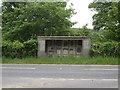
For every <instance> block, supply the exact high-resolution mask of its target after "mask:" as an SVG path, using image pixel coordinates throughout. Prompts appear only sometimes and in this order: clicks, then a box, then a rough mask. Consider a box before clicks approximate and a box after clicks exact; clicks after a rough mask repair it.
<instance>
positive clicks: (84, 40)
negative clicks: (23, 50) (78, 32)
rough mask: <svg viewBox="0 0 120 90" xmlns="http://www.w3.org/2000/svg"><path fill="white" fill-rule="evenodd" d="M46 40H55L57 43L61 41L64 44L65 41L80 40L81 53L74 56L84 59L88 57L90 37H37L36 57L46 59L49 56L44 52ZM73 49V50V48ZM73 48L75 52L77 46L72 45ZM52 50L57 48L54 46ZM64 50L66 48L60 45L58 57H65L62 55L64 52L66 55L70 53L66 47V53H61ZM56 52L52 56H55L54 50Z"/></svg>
mask: <svg viewBox="0 0 120 90" xmlns="http://www.w3.org/2000/svg"><path fill="white" fill-rule="evenodd" d="M46 40H51V41H52V40H55V41H57V40H62V41H63V42H64V40H65V41H66V40H69V41H70V40H74V41H75V40H77V41H78V40H82V51H81V53H78V55H77V54H76V52H75V54H74V55H76V56H80V55H81V56H84V57H89V50H90V37H85V36H84V37H80V36H71V37H70V36H39V37H38V57H44V56H45V57H46V56H49V55H48V53H47V51H46V46H47V45H46ZM74 47H75V48H74ZM74 47H73V49H74V50H76V47H78V45H74ZM47 48H49V47H47ZM54 48H57V46H56V45H54ZM64 48H66V47H64V46H63V44H62V46H61V50H60V51H61V55H59V56H66V55H64V53H65V52H68V53H70V51H69V50H70V47H69V46H68V51H67V50H66V51H63V49H64ZM55 50H56V51H55V52H54V55H57V49H55ZM54 55H53V56H54Z"/></svg>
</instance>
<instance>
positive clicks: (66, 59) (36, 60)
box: [2, 57, 118, 65]
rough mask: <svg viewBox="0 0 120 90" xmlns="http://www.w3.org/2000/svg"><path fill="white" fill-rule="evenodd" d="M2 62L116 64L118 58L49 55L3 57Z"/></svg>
mask: <svg viewBox="0 0 120 90" xmlns="http://www.w3.org/2000/svg"><path fill="white" fill-rule="evenodd" d="M2 63H9V64H97V65H100V64H102V65H107V64H108V65H118V58H114V57H92V58H83V57H50V58H47V57H46V58H23V59H11V58H3V61H2Z"/></svg>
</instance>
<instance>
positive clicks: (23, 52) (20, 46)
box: [2, 40, 37, 58]
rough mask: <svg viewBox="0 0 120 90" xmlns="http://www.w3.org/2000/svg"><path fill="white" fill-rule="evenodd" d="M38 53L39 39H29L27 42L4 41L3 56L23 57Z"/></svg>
mask: <svg viewBox="0 0 120 90" xmlns="http://www.w3.org/2000/svg"><path fill="white" fill-rule="evenodd" d="M36 55H37V41H36V40H29V41H26V42H23V43H21V42H19V41H14V42H11V41H3V43H2V56H4V57H9V58H23V57H28V56H36Z"/></svg>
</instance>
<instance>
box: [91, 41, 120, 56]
mask: <svg viewBox="0 0 120 90" xmlns="http://www.w3.org/2000/svg"><path fill="white" fill-rule="evenodd" d="M119 51H120V43H119V42H114V41H108V42H96V43H94V44H92V47H91V50H90V55H91V56H104V57H106V56H113V57H119V56H120V52H119Z"/></svg>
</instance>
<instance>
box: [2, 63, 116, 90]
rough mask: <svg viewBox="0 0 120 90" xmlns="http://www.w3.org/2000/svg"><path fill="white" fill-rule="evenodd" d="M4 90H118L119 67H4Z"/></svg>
mask: <svg viewBox="0 0 120 90" xmlns="http://www.w3.org/2000/svg"><path fill="white" fill-rule="evenodd" d="M0 68H2V87H3V88H118V65H55V64H52V65H50V64H2V67H0Z"/></svg>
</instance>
